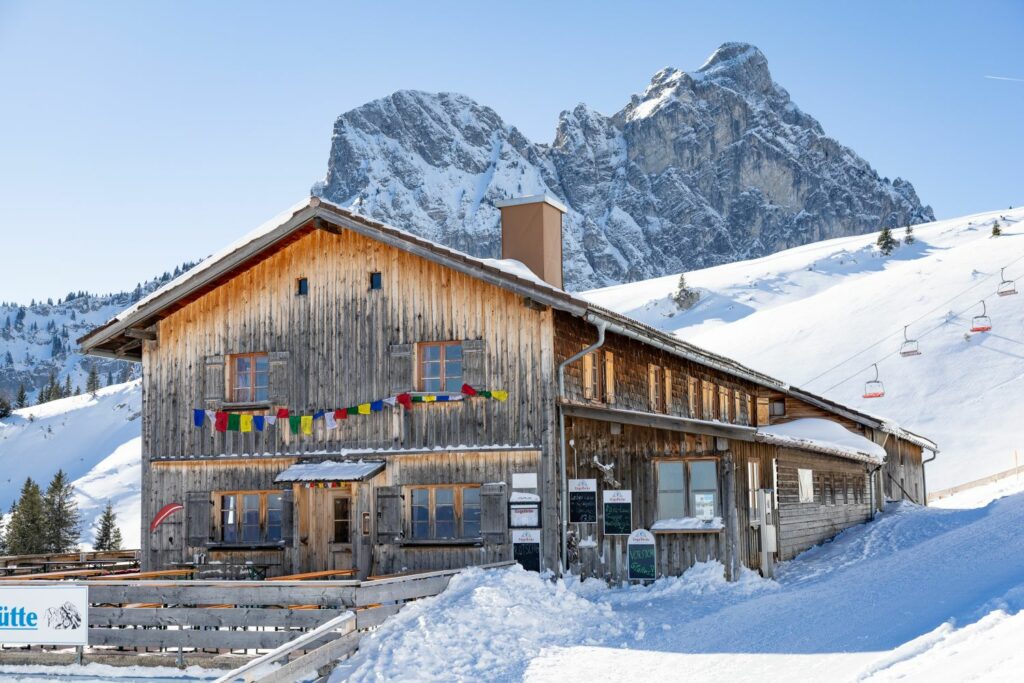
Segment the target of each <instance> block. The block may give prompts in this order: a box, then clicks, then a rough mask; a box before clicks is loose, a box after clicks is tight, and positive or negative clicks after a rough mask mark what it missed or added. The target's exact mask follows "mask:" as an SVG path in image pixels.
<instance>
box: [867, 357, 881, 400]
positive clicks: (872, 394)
mask: <svg viewBox="0 0 1024 683" xmlns="http://www.w3.org/2000/svg"><path fill="white" fill-rule="evenodd" d="M872 367H873V368H874V369H875V378H874V379H872V380H868V381H867V382H865V383H864V398H882V397H883V396H885V385H884V384H882V381H881V380H880V379H878V363H875V364H874V365H873V366H872Z"/></svg>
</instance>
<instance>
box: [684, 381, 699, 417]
mask: <svg viewBox="0 0 1024 683" xmlns="http://www.w3.org/2000/svg"><path fill="white" fill-rule="evenodd" d="M686 382H687V384H686V391H687V393H686V400H687V403H688V404H689V405H687V406H686V409H687V414H688V415H689V416H690V417H699V416H700V404H699V403H698V402H697V380H696V379H694V378H693V377H688V378H687V380H686Z"/></svg>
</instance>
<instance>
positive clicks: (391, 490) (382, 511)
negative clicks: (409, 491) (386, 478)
mask: <svg viewBox="0 0 1024 683" xmlns="http://www.w3.org/2000/svg"><path fill="white" fill-rule="evenodd" d="M376 494H377V543H396V542H398V541H400V540H401V539H402V487H401V486H378V487H377V489H376Z"/></svg>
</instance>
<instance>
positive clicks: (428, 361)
mask: <svg viewBox="0 0 1024 683" xmlns="http://www.w3.org/2000/svg"><path fill="white" fill-rule="evenodd" d="M419 352H420V364H419V365H420V391H447V392H451V393H458V392H459V391H461V390H462V343H461V342H438V343H430V344H420V345H419Z"/></svg>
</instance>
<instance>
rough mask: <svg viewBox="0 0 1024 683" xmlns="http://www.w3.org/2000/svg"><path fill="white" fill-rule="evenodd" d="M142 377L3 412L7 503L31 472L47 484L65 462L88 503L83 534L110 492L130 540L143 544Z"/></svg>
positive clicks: (0, 499) (2, 487) (3, 502)
mask: <svg viewBox="0 0 1024 683" xmlns="http://www.w3.org/2000/svg"><path fill="white" fill-rule="evenodd" d="M141 399H142V391H141V389H140V386H139V381H138V380H136V381H133V382H128V383H126V384H115V385H112V386H109V387H105V388H103V389H100V390H99V391H98V392H97V393H96V397H95V398H93V397H92V396H91V395H89V394H83V395H81V396H72V397H70V398H64V399H60V400H57V401H50V402H49V403H44V404H42V405H39V406H32V407H30V408H23V409H21V410H16V411H15V412H14V414H13V415H12V416H11V417H8V418H4V419H3V420H0V472H2V475H0V511H3V512H6V511H7V510H8V509H9V508H10V506H11V503H12V502H13V501H15V500H16V499H17V497H18V494H19V492H20V489H21V486H22V484H23V483H24V482H25V478H26V477H32V479H33V480H35V481H36V482H37V483H38V484H39V485H40V486H42V487H43V488H45V487H46V484H47V483H49V481H50V479H51V478H52V477H53V475H54V473H55V472H56V471H57V470H58V469H63V470H64V471H65V472H67V473H68V475H69V476H70V478H71V479H72V480H73V482H74V485H75V489H76V492H77V497H78V504H79V509H80V510H81V511H82V540H83V542H84V543H85V544H86V545H88V544H90V543H91V542H92V538H93V527H92V525H93V521H94V520H95V518H96V517H98V516H99V514H100V513H101V512H102V511H103V508H104V506H105V505H106V504H107V501H108V500H109V501H110V502H111V503H113V505H114V511H115V512H116V513H117V519H118V525H119V526H120V527H121V533H122V535H123V538H124V543H125V547H129V548H137V547H139V546H138V544H139V527H140V521H139V515H140V500H139V494H140V491H141V474H142V465H141V437H140V422H141V421H140V419H139V418H140V410H141V404H142V401H141Z"/></svg>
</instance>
